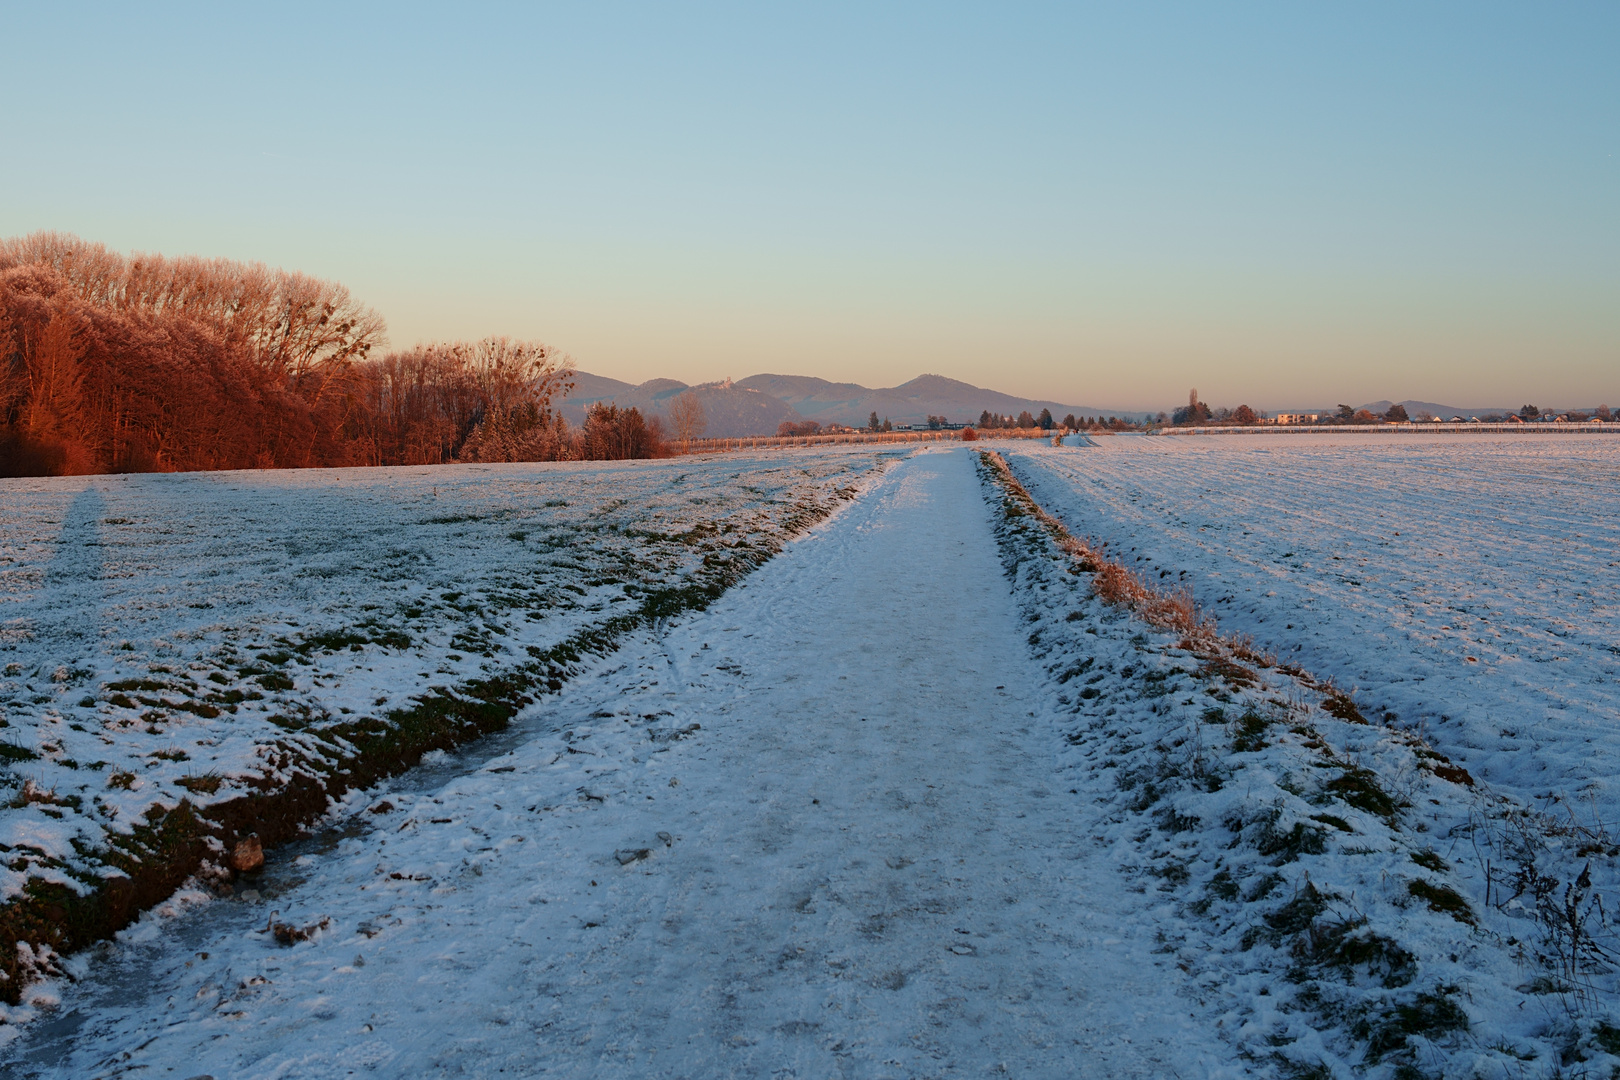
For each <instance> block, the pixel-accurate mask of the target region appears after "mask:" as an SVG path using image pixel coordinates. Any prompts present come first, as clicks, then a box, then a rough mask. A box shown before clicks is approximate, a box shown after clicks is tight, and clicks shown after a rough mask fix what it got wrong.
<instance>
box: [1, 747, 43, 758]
mask: <svg viewBox="0 0 1620 1080" xmlns="http://www.w3.org/2000/svg"><path fill="white" fill-rule="evenodd" d="M38 759H39V755H38V754H36V753H34V751H32V750H30V749H28V747H26V746H18V745H17V744H16V743H11V742H0V761H37V760H38Z"/></svg>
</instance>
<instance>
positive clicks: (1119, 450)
mask: <svg viewBox="0 0 1620 1080" xmlns="http://www.w3.org/2000/svg"><path fill="white" fill-rule="evenodd" d="M1095 442H1096V445H1095V446H1094V447H1084V448H1075V449H1070V448H1067V447H1064V448H1061V449H1053V448H1050V447H1042V448H1039V449H1027V448H1014V449H1011V450H1010V451H1009V458H1010V460H1011V461H1012V464H1013V468H1014V469H1015V470H1016V471H1017V472H1018V474H1019V476H1020V477H1021V478H1022V479H1023V480H1024V481H1025V482H1026V483H1027V484H1028V486H1029V488H1030V491H1031V493H1032V494H1034V495H1035V497H1036V498H1037V499H1038V500H1040V501H1041V503H1042V504H1043V505H1044V506H1045V507H1046V508H1047V509H1048V510H1050V511H1051V512H1052V513H1054V514H1056V515H1057V516H1058V517H1059V518H1060V519H1061V520H1063V521H1064V522H1065V523H1066V524H1067V525H1068V526H1069V527H1070V529H1071V530H1072V531H1073V532H1074V533H1075V534H1076V535H1079V536H1093V537H1096V538H1098V539H1099V540H1102V541H1103V542H1104V543H1106V544H1107V546H1108V550H1109V552H1110V554H1112V555H1113V556H1114V557H1116V558H1122V559H1123V560H1124V561H1125V562H1126V563H1128V564H1130V565H1133V566H1136V567H1139V568H1142V569H1144V570H1146V571H1147V572H1148V573H1149V574H1150V575H1151V576H1152V577H1153V578H1154V579H1155V580H1165V581H1166V583H1167V584H1169V583H1183V584H1186V585H1187V586H1189V587H1191V589H1192V591H1193V594H1194V596H1195V597H1196V598H1197V600H1198V602H1199V603H1200V604H1201V605H1203V606H1204V607H1205V608H1206V609H1208V610H1210V611H1211V612H1213V613H1214V614H1215V615H1216V616H1217V617H1218V618H1219V620H1220V623H1221V626H1222V628H1223V629H1224V630H1226V631H1228V632H1237V633H1247V634H1250V635H1252V636H1253V638H1254V639H1255V642H1256V643H1257V644H1259V645H1261V646H1263V647H1264V648H1266V649H1269V650H1271V651H1273V652H1275V653H1276V654H1277V655H1278V657H1279V658H1281V659H1283V660H1287V661H1292V662H1294V663H1297V664H1299V665H1301V666H1303V667H1304V668H1305V669H1306V670H1308V671H1310V672H1312V673H1314V674H1315V675H1316V676H1318V677H1319V678H1331V679H1333V680H1334V681H1335V682H1337V683H1338V684H1339V685H1340V686H1342V687H1344V688H1346V689H1351V690H1354V691H1355V693H1356V695H1357V698H1358V700H1361V701H1363V702H1365V703H1366V704H1367V706H1369V707H1371V708H1372V709H1375V710H1376V711H1377V712H1378V713H1380V714H1386V713H1387V714H1391V715H1390V716H1389V719H1391V720H1392V721H1398V722H1399V723H1400V724H1402V725H1406V726H1411V727H1414V728H1416V729H1418V730H1421V731H1423V732H1424V733H1425V734H1426V735H1427V736H1428V738H1429V739H1430V740H1432V741H1433V742H1434V743H1435V744H1436V745H1438V746H1439V747H1440V748H1441V749H1443V750H1444V751H1445V752H1446V753H1447V754H1448V755H1450V756H1451V757H1452V758H1454V759H1456V760H1457V761H1459V762H1460V763H1461V764H1462V765H1464V766H1465V767H1466V768H1467V769H1468V770H1469V771H1470V772H1471V773H1473V774H1474V775H1475V776H1478V777H1481V778H1483V779H1486V780H1489V781H1490V782H1491V783H1492V784H1493V785H1495V786H1497V787H1501V788H1504V789H1506V790H1510V791H1512V792H1514V793H1516V794H1517V795H1519V796H1521V797H1523V798H1525V799H1527V800H1533V799H1540V798H1543V797H1545V796H1549V795H1551V796H1557V797H1561V798H1564V799H1568V800H1569V801H1570V802H1571V803H1572V804H1573V805H1575V806H1577V807H1579V808H1580V810H1581V812H1582V813H1583V814H1587V815H1591V814H1597V815H1598V816H1599V817H1601V819H1602V820H1603V821H1605V822H1609V823H1620V781H1617V777H1620V437H1614V438H1611V437H1588V438H1568V437H1563V438H1559V437H1555V436H1540V437H1538V436H1535V435H1514V436H1504V437H1501V438H1492V437H1490V436H1472V437H1459V436H1449V437H1447V436H1437V437H1432V438H1423V437H1417V436H1410V435H1408V436H1391V437H1387V438H1379V437H1377V436H1370V435H1351V436H1340V437H1338V438H1335V437H1333V436H1332V435H1276V436H1270V437H1267V436H1246V437H1242V438H1187V437H1180V438H1147V437H1115V438H1099V439H1097V440H1095ZM1161 575H1163V577H1162V578H1161ZM1588 820H1590V817H1588Z"/></svg>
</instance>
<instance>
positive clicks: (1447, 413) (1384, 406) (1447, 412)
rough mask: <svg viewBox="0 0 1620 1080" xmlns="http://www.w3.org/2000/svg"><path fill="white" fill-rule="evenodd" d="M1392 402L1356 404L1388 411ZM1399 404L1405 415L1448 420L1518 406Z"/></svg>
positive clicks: (1372, 410) (1371, 410)
mask: <svg viewBox="0 0 1620 1080" xmlns="http://www.w3.org/2000/svg"><path fill="white" fill-rule="evenodd" d="M1393 404H1395V402H1392V401H1374V402H1371V403H1370V404H1367V405H1361V406H1358V408H1362V409H1366V410H1367V411H1368V412H1370V413H1386V412H1388V411H1389V407H1390V406H1391V405H1393ZM1400 405H1401V406H1402V407H1403V408H1404V409H1405V410H1406V415H1408V416H1416V415H1417V414H1418V413H1420V412H1426V413H1432V414H1433V415H1435V416H1438V417H1439V418H1440V419H1442V420H1450V419H1451V418H1452V417H1453V416H1462V417H1468V416H1484V415H1485V414H1487V413H1510V412H1518V411H1519V410H1518V406H1514V407H1513V408H1511V409H1503V408H1494V407H1493V408H1489V409H1482V408H1478V407H1475V408H1472V409H1464V408H1462V407H1461V406H1458V405H1441V404H1439V403H1437V402H1433V401H1403V402H1400ZM1328 411H1329V412H1331V411H1332V410H1331V409H1330V410H1328Z"/></svg>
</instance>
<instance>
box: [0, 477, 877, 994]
mask: <svg viewBox="0 0 1620 1080" xmlns="http://www.w3.org/2000/svg"><path fill="white" fill-rule="evenodd" d="M876 460H878V458H877V457H875V456H874V454H872V453H871V452H866V453H852V452H831V453H816V452H803V453H794V454H786V455H783V454H776V455H771V456H768V457H750V456H744V455H736V456H729V457H725V458H706V459H686V460H683V461H681V462H679V463H678V464H677V465H673V466H672V465H670V464H667V463H615V464H591V465H584V464H580V465H562V466H558V465H548V466H463V467H451V468H433V469H408V468H406V469H355V470H318V471H317V470H311V471H305V472H290V471H289V472H251V473H213V474H191V475H177V476H162V475H144V476H126V477H94V478H84V479H78V478H75V479H53V480H38V481H8V482H6V483H5V484H4V485H3V486H0V726H3V728H4V730H3V732H0V756H3V758H4V768H0V786H3V788H4V790H3V792H0V796H3V798H4V799H5V800H6V802H7V803H8V806H7V807H6V808H5V809H3V810H0V853H3V857H0V902H12V901H14V900H16V899H17V898H18V897H19V896H20V895H21V894H22V893H23V890H24V887H25V885H26V884H27V883H28V882H29V881H30V880H32V881H33V882H34V883H35V889H36V891H37V888H38V886H39V885H41V884H57V885H61V886H66V887H68V888H69V889H71V890H73V891H74V893H75V894H82V893H84V892H85V891H86V890H87V889H88V888H90V887H92V886H94V885H96V884H97V883H99V882H101V881H102V880H104V879H105V878H107V877H108V875H111V876H112V877H114V878H117V877H119V876H121V875H122V873H123V872H125V871H128V870H129V869H130V868H131V867H130V866H126V865H122V863H123V862H127V861H128V860H129V859H130V858H133V859H134V860H135V861H136V862H144V864H151V863H153V862H155V861H161V859H162V858H164V857H167V856H165V855H164V854H163V853H162V852H161V851H160V850H159V849H164V848H168V847H172V838H171V837H169V836H168V835H167V834H165V833H164V832H163V827H162V824H161V822H162V820H163V815H165V814H169V813H171V812H172V811H174V810H175V808H176V807H177V806H179V805H180V804H181V803H182V801H185V802H187V803H189V804H193V805H197V806H199V807H201V808H202V810H203V813H204V815H205V816H207V815H208V814H209V813H210V811H209V808H210V807H218V806H225V805H229V804H231V803H232V800H238V803H239V801H240V800H241V798H242V797H243V796H244V795H255V796H262V795H265V794H272V795H273V794H275V793H277V792H280V791H283V790H284V789H286V788H287V786H288V785H289V784H290V783H292V782H293V781H294V780H295V779H296V778H298V777H299V776H304V777H306V778H308V777H324V778H326V779H327V780H330V779H331V776H332V774H348V773H350V772H351V771H352V772H355V773H357V774H359V775H360V776H361V777H367V776H374V775H376V773H377V771H378V770H375V769H369V767H368V766H367V764H366V763H365V762H363V761H360V760H359V758H363V757H365V751H367V749H368V747H369V748H370V749H371V752H372V754H373V755H374V756H377V755H380V756H383V757H390V756H391V757H393V758H396V759H397V758H399V757H400V756H401V753H402V752H403V754H404V756H405V758H406V760H405V762H404V763H405V764H408V763H409V762H410V761H414V759H415V756H416V755H419V754H420V753H421V752H423V751H424V750H427V749H431V748H433V747H434V746H443V745H453V744H454V743H455V742H456V741H458V740H459V738H460V737H462V736H464V735H465V734H476V731H477V730H488V729H490V728H491V727H492V726H498V725H499V722H500V721H501V719H502V715H501V708H503V707H506V706H510V705H512V704H521V700H522V699H523V698H526V697H531V696H534V695H536V694H538V693H539V692H542V691H545V690H553V689H555V688H556V687H557V685H559V684H560V681H561V679H562V678H564V677H566V675H567V673H568V668H569V666H570V664H572V663H573V662H575V661H576V660H577V658H578V656H579V655H580V654H581V653H588V652H592V651H598V652H599V651H601V649H602V648H605V647H607V646H608V645H611V644H612V641H613V639H614V638H615V636H616V635H617V634H618V633H621V632H622V631H623V629H625V628H627V627H629V626H631V625H633V624H634V623H635V622H636V621H637V620H638V619H643V618H649V617H651V618H656V617H663V616H669V615H674V614H678V613H679V612H680V611H682V610H685V609H686V608H688V607H691V606H693V605H694V604H695V605H697V606H701V605H702V604H703V603H705V602H707V600H708V599H710V598H712V595H714V594H716V593H717V591H718V590H719V589H720V588H723V587H724V585H726V584H728V583H729V582H730V581H731V580H734V579H735V578H736V577H737V576H739V575H740V574H741V573H745V572H746V571H747V570H748V569H750V568H751V567H752V566H754V565H756V564H757V563H758V562H759V561H761V560H763V559H764V558H766V557H768V556H769V555H770V554H771V553H772V552H773V551H775V550H777V549H778V548H779V547H780V546H781V543H782V542H783V540H784V538H785V537H786V536H787V535H789V534H790V533H791V532H792V531H794V530H795V529H798V528H802V527H803V526H804V525H805V524H807V523H809V522H811V521H813V520H815V519H816V518H818V517H820V516H821V515H823V514H824V513H825V512H826V511H827V509H828V508H830V507H831V506H833V505H834V504H835V503H837V502H838V501H839V499H840V498H841V497H842V496H841V495H840V491H839V489H840V488H842V489H843V491H844V493H845V494H847V493H851V492H852V491H853V487H851V486H850V485H852V484H853V483H855V482H857V481H859V479H860V478H861V476H862V475H863V474H864V473H866V472H868V471H870V470H871V469H872V468H873V466H874V462H875V461H876ZM514 672H516V673H517V674H516V675H514ZM424 701H425V702H426V703H427V704H426V705H424V704H423V703H424ZM492 703H493V704H492ZM424 708H425V709H427V712H428V713H430V714H431V715H428V716H427V717H426V720H428V721H433V722H437V723H439V728H440V729H443V730H440V729H434V730H428V731H426V732H425V734H424V732H423V731H421V730H416V729H421V728H422V727H423V723H424V715H423V710H424ZM492 709H493V712H492ZM507 711H508V712H509V711H510V710H509V708H507ZM410 725H415V728H413V731H414V732H415V734H414V736H413V737H414V738H415V743H414V744H410V745H405V746H403V747H401V746H397V745H394V744H393V742H391V741H390V740H395V741H397V740H396V733H397V732H396V729H399V728H401V727H402V726H410ZM461 727H466V728H469V729H471V730H469V731H465V732H464V731H461V730H458V729H459V728H461ZM365 740H370V743H367V742H365ZM383 764H384V765H385V766H386V765H389V764H392V765H393V766H395V767H397V765H398V764H400V762H398V761H393V762H391V763H390V762H383ZM380 771H381V772H383V773H384V774H386V772H387V771H390V770H389V768H386V767H385V768H382V769H381V770H380ZM316 794H317V795H319V792H316ZM306 801H308V800H306ZM323 806H324V796H321V797H319V798H318V799H317V801H316V804H315V805H314V806H313V809H314V810H315V811H316V812H319V810H321V809H322V808H323ZM308 809H309V808H306V813H305V815H304V816H306V817H307V816H308V813H307V810H308ZM251 810H252V808H251V807H249V808H248V811H251ZM244 812H247V811H244ZM238 816H239V817H241V816H243V815H242V814H241V813H239V814H238ZM249 816H251V815H250V814H249ZM283 816H284V817H285V815H283ZM293 818H294V820H292V821H290V822H289V821H283V822H282V823H281V824H282V825H283V826H284V828H283V833H284V834H285V832H286V827H296V826H297V825H299V824H301V822H299V821H297V820H296V818H297V815H296V814H294V815H293ZM155 823H156V824H155ZM248 824H249V825H251V821H248ZM154 827H155V828H156V829H157V832H156V834H155V835H154V834H153V829H154ZM172 831H173V830H170V832H172ZM133 834H139V837H134V836H133ZM136 838H139V839H141V840H142V841H143V842H142V844H141V845H139V846H136V847H132V846H131V845H132V844H134V843H135V839H136ZM227 839H229V837H227ZM213 843H214V846H215V849H216V854H217V855H218V858H217V859H216V861H223V854H224V852H223V850H222V849H220V848H219V846H218V841H217V839H215V840H214V841H213ZM109 845H110V846H109ZM120 852H121V853H122V856H121V857H120ZM182 869H183V870H184V871H185V872H189V869H190V867H184V868H182ZM172 888H173V883H169V884H168V885H167V889H172ZM167 889H165V890H164V891H167ZM23 936H25V937H26V936H28V935H27V934H26V933H25V934H24V935H23ZM34 944H35V945H39V944H40V942H39V941H37V940H36V941H35V942H34ZM36 960H37V962H38V963H39V965H40V966H41V967H42V968H45V969H47V970H48V964H49V960H48V956H47V955H44V954H38V955H35V954H33V953H30V952H26V951H25V953H24V954H23V956H22V960H21V963H20V967H21V968H22V969H23V970H22V971H20V972H18V971H16V970H9V965H7V967H8V970H7V971H6V972H3V973H0V974H6V975H7V976H8V979H7V981H8V982H9V983H10V985H9V987H8V986H6V985H4V984H3V983H0V990H7V989H9V990H10V991H11V994H12V995H14V994H15V993H16V992H17V990H18V987H17V982H16V979H15V978H13V977H12V976H17V975H19V974H20V975H21V976H22V977H24V978H26V977H28V976H29V975H30V974H31V973H30V972H29V971H28V970H27V969H28V968H29V967H30V965H31V964H32V963H34V962H35V961H36ZM8 996H10V995H8Z"/></svg>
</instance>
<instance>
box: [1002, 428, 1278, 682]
mask: <svg viewBox="0 0 1620 1080" xmlns="http://www.w3.org/2000/svg"><path fill="white" fill-rule="evenodd" d="M984 457H985V460H986V461H987V462H989V464H990V467H991V468H992V469H994V470H995V471H996V473H997V475H998V476H999V478H1000V480H1001V483H1002V486H1003V487H1004V488H1005V489H1006V490H1007V494H1008V495H1009V496H1010V497H1011V498H1012V499H1013V501H1014V502H1016V503H1018V505H1019V508H1020V509H1021V510H1022V511H1023V512H1024V513H1026V514H1028V515H1029V516H1031V517H1033V518H1035V519H1036V520H1038V521H1039V522H1040V523H1041V524H1042V525H1044V526H1046V528H1047V530H1048V531H1049V532H1050V533H1051V534H1052V537H1053V539H1054V540H1055V541H1056V542H1057V545H1058V546H1059V547H1060V548H1062V549H1063V550H1064V551H1066V552H1068V554H1069V555H1070V556H1072V557H1073V558H1074V560H1075V563H1076V564H1077V565H1078V566H1079V568H1080V569H1081V570H1083V571H1086V572H1088V573H1091V574H1094V575H1096V576H1095V577H1093V578H1092V581H1091V589H1092V591H1093V592H1095V593H1096V594H1097V596H1098V597H1099V598H1100V599H1102V600H1103V601H1104V602H1105V603H1109V604H1114V605H1117V606H1119V607H1123V608H1126V609H1128V610H1130V611H1132V612H1135V613H1136V614H1137V615H1138V616H1140V617H1141V618H1142V619H1143V620H1145V621H1146V622H1148V623H1150V624H1152V625H1153V626H1156V627H1158V628H1159V629H1161V630H1170V631H1174V632H1176V633H1179V634H1182V635H1183V641H1182V645H1181V647H1182V648H1185V649H1188V650H1189V651H1191V652H1194V653H1200V654H1202V653H1214V654H1219V653H1221V652H1223V651H1227V650H1230V651H1232V652H1234V653H1236V654H1237V655H1241V656H1243V658H1244V659H1249V660H1251V662H1253V653H1252V650H1251V649H1250V648H1249V647H1248V644H1247V642H1245V641H1240V640H1239V639H1236V638H1233V639H1231V640H1229V641H1227V640H1223V639H1222V638H1221V635H1220V631H1219V630H1218V629H1217V628H1216V625H1215V620H1214V619H1213V618H1211V617H1210V616H1208V615H1206V614H1204V612H1203V611H1202V610H1200V609H1199V607H1198V604H1197V602H1196V601H1194V600H1193V595H1192V590H1191V589H1189V588H1187V587H1186V586H1182V587H1180V588H1178V589H1175V590H1174V591H1168V590H1165V589H1160V588H1158V587H1157V586H1154V585H1152V584H1150V583H1149V582H1148V581H1147V580H1146V579H1145V578H1143V577H1142V576H1141V575H1140V574H1138V573H1137V572H1136V571H1134V570H1132V569H1131V568H1130V567H1128V566H1126V565H1124V564H1123V563H1119V562H1115V561H1113V560H1112V559H1110V558H1108V553H1107V550H1106V549H1105V548H1104V547H1103V545H1101V544H1098V543H1095V542H1088V541H1085V540H1081V539H1080V538H1078V537H1076V536H1074V535H1072V534H1071V533H1070V532H1069V530H1068V529H1066V528H1064V526H1063V523H1062V522H1060V521H1058V520H1057V518H1055V517H1053V516H1052V515H1051V514H1048V513H1047V512H1046V511H1045V510H1043V509H1042V508H1041V506H1040V504H1039V503H1037V502H1036V501H1035V499H1034V497H1033V496H1031V495H1030V493H1029V492H1028V491H1026V490H1025V489H1024V485H1022V484H1020V483H1019V482H1018V478H1017V477H1015V476H1014V475H1013V474H1012V470H1011V469H1010V468H1008V467H1007V460H1006V459H1005V458H1003V457H1002V456H1001V455H1000V454H998V453H995V452H994V451H990V452H987V453H986V454H985V455H984ZM1223 646H1224V647H1225V648H1224V649H1223Z"/></svg>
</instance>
